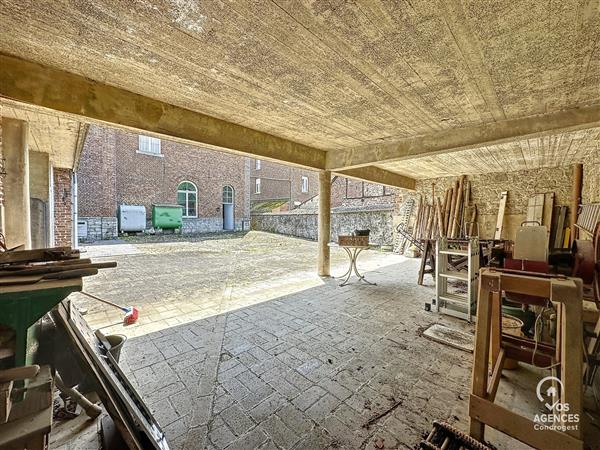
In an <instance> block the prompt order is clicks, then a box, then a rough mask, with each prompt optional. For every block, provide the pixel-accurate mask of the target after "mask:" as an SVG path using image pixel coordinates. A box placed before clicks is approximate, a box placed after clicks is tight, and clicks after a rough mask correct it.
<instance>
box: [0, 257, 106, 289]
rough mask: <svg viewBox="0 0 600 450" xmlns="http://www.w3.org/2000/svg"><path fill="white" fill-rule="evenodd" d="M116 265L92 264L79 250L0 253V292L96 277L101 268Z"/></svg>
mask: <svg viewBox="0 0 600 450" xmlns="http://www.w3.org/2000/svg"><path fill="white" fill-rule="evenodd" d="M116 266H117V263H115V262H106V263H92V261H91V260H89V259H81V258H80V254H79V250H74V249H72V248H70V247H56V248H45V249H36V250H20V251H8V252H2V253H0V291H1V290H2V288H3V287H8V286H22V287H23V288H24V290H25V289H26V288H27V286H28V285H33V284H38V283H44V282H45V281H57V280H71V279H73V278H81V277H87V276H90V275H96V274H97V273H98V269H105V268H109V267H116Z"/></svg>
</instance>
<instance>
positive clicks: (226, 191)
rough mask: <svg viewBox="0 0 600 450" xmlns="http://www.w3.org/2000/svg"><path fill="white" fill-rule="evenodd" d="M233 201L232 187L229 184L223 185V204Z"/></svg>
mask: <svg viewBox="0 0 600 450" xmlns="http://www.w3.org/2000/svg"><path fill="white" fill-rule="evenodd" d="M232 203H233V188H232V187H231V186H223V204H225V205H230V204H232Z"/></svg>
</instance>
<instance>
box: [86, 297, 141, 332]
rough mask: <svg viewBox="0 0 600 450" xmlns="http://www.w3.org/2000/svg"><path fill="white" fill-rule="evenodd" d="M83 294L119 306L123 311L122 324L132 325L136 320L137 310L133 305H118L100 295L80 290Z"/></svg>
mask: <svg viewBox="0 0 600 450" xmlns="http://www.w3.org/2000/svg"><path fill="white" fill-rule="evenodd" d="M81 293H82V294H83V295H87V296H88V297H90V298H93V299H94V300H98V301H99V302H102V303H106V304H107V305H110V306H114V307H115V308H119V309H120V310H121V311H123V312H124V313H125V316H124V317H123V325H132V324H134V323H135V322H136V321H137V320H138V315H139V311H138V309H137V308H136V307H135V306H119V305H117V304H116V303H113V302H109V301H108V300H104V299H102V298H100V297H96V296H95V295H92V294H88V293H87V292H84V291H81Z"/></svg>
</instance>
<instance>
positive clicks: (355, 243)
mask: <svg viewBox="0 0 600 450" xmlns="http://www.w3.org/2000/svg"><path fill="white" fill-rule="evenodd" d="M338 244H339V245H341V246H346V247H368V246H369V236H338Z"/></svg>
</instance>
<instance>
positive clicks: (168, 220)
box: [152, 204, 183, 229]
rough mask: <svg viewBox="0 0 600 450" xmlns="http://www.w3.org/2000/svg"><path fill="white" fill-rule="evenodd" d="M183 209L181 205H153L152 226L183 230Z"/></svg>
mask: <svg viewBox="0 0 600 450" xmlns="http://www.w3.org/2000/svg"><path fill="white" fill-rule="evenodd" d="M182 217H183V207H182V206H180V205H165V204H156V205H152V226H153V227H154V228H160V229H175V228H181V226H182V224H183V220H182Z"/></svg>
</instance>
